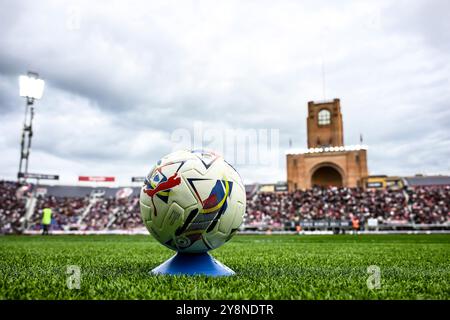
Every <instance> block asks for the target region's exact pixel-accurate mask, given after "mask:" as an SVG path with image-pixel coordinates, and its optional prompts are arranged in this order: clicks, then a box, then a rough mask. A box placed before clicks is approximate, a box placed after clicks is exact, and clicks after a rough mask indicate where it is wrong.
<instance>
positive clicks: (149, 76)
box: [0, 0, 450, 184]
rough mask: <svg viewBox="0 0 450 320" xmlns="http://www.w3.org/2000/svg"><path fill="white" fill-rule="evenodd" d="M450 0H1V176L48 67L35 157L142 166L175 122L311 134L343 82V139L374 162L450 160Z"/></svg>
mask: <svg viewBox="0 0 450 320" xmlns="http://www.w3.org/2000/svg"><path fill="white" fill-rule="evenodd" d="M449 12H450V2H449V1H446V0H442V1H425V0H424V1H419V0H408V1H398V0H395V1H394V0H393V1H322V2H320V3H319V1H300V0H298V1H261V0H258V1H126V2H124V1H95V2H94V1H5V0H2V1H1V3H0V30H1V37H0V150H1V158H0V177H1V178H8V179H14V177H15V176H16V174H17V169H18V161H19V141H20V131H21V126H22V121H23V112H24V104H25V101H24V99H23V98H20V97H19V96H18V75H20V74H23V73H26V71H27V70H33V71H37V72H39V73H40V75H41V76H42V78H44V79H45V80H46V89H45V92H44V97H43V99H42V100H40V101H38V102H37V104H36V116H35V120H34V128H35V135H34V137H33V146H32V153H31V156H30V171H31V172H40V173H56V174H60V176H61V179H62V182H65V183H75V182H76V177H77V176H78V175H114V176H116V177H118V180H119V183H120V184H125V183H129V181H130V177H131V176H142V175H145V174H146V173H147V171H148V170H149V169H150V168H151V166H152V164H153V163H154V162H156V161H157V160H158V158H160V157H161V156H163V155H165V154H166V153H168V152H170V151H171V150H172V147H173V142H172V141H171V135H172V133H173V132H174V130H176V129H179V128H184V129H187V130H191V131H192V130H193V126H194V123H195V122H196V121H201V122H202V124H203V126H204V127H206V128H221V129H245V128H252V129H264V128H265V129H278V130H279V135H280V136H279V137H280V140H279V141H280V149H279V156H278V158H279V161H278V163H277V164H276V165H274V166H272V167H270V168H269V167H267V166H266V167H264V166H254V165H236V166H237V169H238V171H239V172H240V173H241V175H242V176H243V178H244V180H245V182H247V183H250V182H276V181H279V180H285V176H286V172H285V156H284V152H285V150H287V149H288V143H289V142H288V141H289V139H292V141H293V147H295V148H303V147H305V146H306V111H307V102H308V101H310V100H322V99H324V92H323V85H322V64H323V65H324V68H325V74H326V76H325V84H326V85H325V88H326V90H325V98H327V99H330V98H340V99H341V105H342V112H343V117H344V137H345V138H344V139H345V143H346V144H357V143H359V136H360V134H363V137H364V144H367V145H368V146H369V151H368V160H369V163H368V165H369V172H370V173H371V174H392V175H394V174H395V175H413V174H416V173H424V174H450V161H449V159H450V83H449V74H450V66H449V61H450V32H449V30H450V19H448V13H449Z"/></svg>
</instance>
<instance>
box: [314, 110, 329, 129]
mask: <svg viewBox="0 0 450 320" xmlns="http://www.w3.org/2000/svg"><path fill="white" fill-rule="evenodd" d="M317 118H318V119H317V121H318V124H319V126H325V125H327V124H330V122H331V112H330V111H328V110H327V109H322V110H320V111H319V114H318V117H317Z"/></svg>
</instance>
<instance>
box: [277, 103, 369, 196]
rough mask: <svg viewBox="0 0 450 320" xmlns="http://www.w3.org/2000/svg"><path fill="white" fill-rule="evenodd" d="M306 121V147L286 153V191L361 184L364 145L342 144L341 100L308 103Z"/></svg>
mask: <svg viewBox="0 0 450 320" xmlns="http://www.w3.org/2000/svg"><path fill="white" fill-rule="evenodd" d="M306 121H307V128H308V129H307V130H308V132H307V134H308V138H307V140H308V141H307V142H308V149H307V150H305V151H299V152H294V151H289V152H288V154H287V159H286V160H287V182H288V188H289V191H293V190H297V189H308V188H311V187H312V186H314V185H319V186H345V187H362V186H363V183H362V180H363V179H364V178H365V177H367V176H368V170H367V148H366V147H364V146H361V145H357V146H344V132H343V124H342V114H341V102H340V100H339V99H334V100H330V101H322V102H313V101H310V102H308V117H307V120H306Z"/></svg>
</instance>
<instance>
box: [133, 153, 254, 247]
mask: <svg viewBox="0 0 450 320" xmlns="http://www.w3.org/2000/svg"><path fill="white" fill-rule="evenodd" d="M245 201H246V197H245V188H244V185H243V183H242V179H241V177H240V176H239V174H238V173H237V171H236V170H235V169H234V168H233V167H232V166H231V165H230V164H228V163H227V162H226V161H225V160H224V159H223V158H222V157H221V156H219V155H218V154H216V153H214V152H212V151H203V150H201V151H198V150H194V151H188V150H183V151H177V152H174V153H171V154H169V155H167V156H165V157H163V158H162V159H161V160H159V161H158V163H157V164H156V166H154V167H153V169H152V170H151V171H150V173H149V174H148V176H147V177H146V179H145V183H144V186H143V187H142V188H141V193H140V208H141V216H142V220H143V221H144V224H145V226H146V227H147V229H148V231H149V232H150V234H152V235H153V237H155V238H156V240H158V241H159V242H160V243H161V244H163V245H165V246H167V247H169V248H170V249H173V250H176V251H179V252H189V253H199V252H206V251H208V250H212V249H215V248H218V247H220V246H221V245H223V244H224V243H225V242H227V241H228V240H230V239H231V237H232V236H233V235H234V234H235V233H236V231H237V230H238V228H239V226H240V225H241V223H242V221H243V218H244V213H245Z"/></svg>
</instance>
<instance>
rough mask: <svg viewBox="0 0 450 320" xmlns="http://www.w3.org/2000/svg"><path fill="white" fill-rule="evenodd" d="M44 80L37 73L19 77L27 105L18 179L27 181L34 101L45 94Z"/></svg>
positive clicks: (21, 91)
mask: <svg viewBox="0 0 450 320" xmlns="http://www.w3.org/2000/svg"><path fill="white" fill-rule="evenodd" d="M44 86H45V82H44V80H42V79H40V78H39V74H37V73H36V72H28V73H27V75H22V76H20V77H19V95H20V96H21V97H25V98H26V99H27V103H26V105H25V119H24V121H23V129H22V139H21V141H20V148H21V150H20V162H19V172H18V173H17V178H18V179H19V181H20V179H23V180H24V181H26V180H27V176H28V158H29V156H30V149H31V138H32V137H33V117H34V106H33V104H34V101H35V100H39V99H41V98H42V95H43V93H44ZM24 161H25V170H24V171H23V172H22V163H23V162H24Z"/></svg>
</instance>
